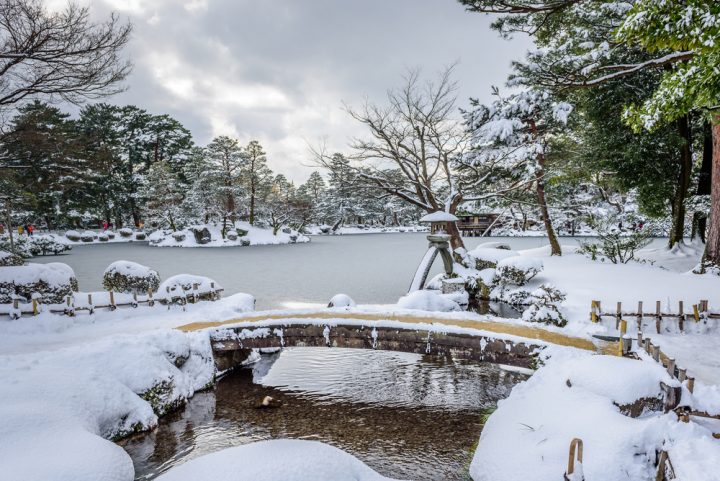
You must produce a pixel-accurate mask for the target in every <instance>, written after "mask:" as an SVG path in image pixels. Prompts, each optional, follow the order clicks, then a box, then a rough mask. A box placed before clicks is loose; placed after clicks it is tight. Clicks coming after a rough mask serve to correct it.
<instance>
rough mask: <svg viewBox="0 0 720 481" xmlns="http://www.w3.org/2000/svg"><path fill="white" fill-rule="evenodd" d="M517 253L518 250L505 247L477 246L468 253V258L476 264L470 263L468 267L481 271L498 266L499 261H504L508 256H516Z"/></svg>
mask: <svg viewBox="0 0 720 481" xmlns="http://www.w3.org/2000/svg"><path fill="white" fill-rule="evenodd" d="M517 255H518V254H517V252H513V251H509V250H505V249H494V248H488V247H477V248H475V249H473V250H471V251H470V252H468V253H467V256H468V258H469V259H471V261H472V262H474V265H473V264H470V265H469V266H468V267H472V268H475V269H477V270H479V271H481V270H483V269H489V268H493V267H496V266H497V265H498V262H500V261H502V260H503V259H507V258H508V257H514V256H517Z"/></svg>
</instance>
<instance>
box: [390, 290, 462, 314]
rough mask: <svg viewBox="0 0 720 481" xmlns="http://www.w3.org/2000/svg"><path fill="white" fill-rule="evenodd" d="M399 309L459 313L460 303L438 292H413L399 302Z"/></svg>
mask: <svg viewBox="0 0 720 481" xmlns="http://www.w3.org/2000/svg"><path fill="white" fill-rule="evenodd" d="M398 307H400V308H402V309H418V310H421V311H441V312H447V311H459V310H461V307H460V305H459V304H458V303H456V302H454V301H452V300H450V299H448V298H446V297H445V296H443V295H442V294H438V293H437V291H427V290H420V291H413V292H411V293H409V294H407V295H405V296H403V297H401V298H400V300H398Z"/></svg>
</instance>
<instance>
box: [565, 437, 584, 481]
mask: <svg viewBox="0 0 720 481" xmlns="http://www.w3.org/2000/svg"><path fill="white" fill-rule="evenodd" d="M576 450H577V451H576ZM576 457H577V463H578V465H579V468H580V469H579V472H578V473H575V459H576ZM582 462H583V442H582V439H579V438H575V439H573V440H572V441H570V452H569V453H568V466H567V471H566V472H565V479H570V476H573V475H576V474H579V475H580V476H579V478H580V479H584V476H583V472H582ZM577 477H578V476H577V475H576V476H573V479H576V478H577Z"/></svg>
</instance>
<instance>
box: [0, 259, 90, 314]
mask: <svg viewBox="0 0 720 481" xmlns="http://www.w3.org/2000/svg"><path fill="white" fill-rule="evenodd" d="M77 290H78V284H77V279H76V278H75V272H74V271H73V270H72V268H71V267H70V266H68V265H67V264H61V263H59V262H51V263H49V264H29V265H26V266H13V267H3V268H2V270H0V303H2V304H6V303H10V302H12V300H13V298H14V297H15V296H19V297H21V298H23V299H25V300H27V301H29V300H30V299H31V298H32V295H33V294H38V295H39V300H40V302H42V303H44V304H59V303H62V302H65V299H66V297H67V296H69V295H71V294H72V293H73V291H77Z"/></svg>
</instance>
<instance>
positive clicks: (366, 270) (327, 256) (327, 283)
mask: <svg viewBox="0 0 720 481" xmlns="http://www.w3.org/2000/svg"><path fill="white" fill-rule="evenodd" d="M425 237H426V234H422V233H398V234H358V235H345V236H314V237H312V242H310V243H307V244H293V245H279V246H252V247H224V248H184V249H183V248H157V247H150V246H149V245H147V244H146V243H116V244H101V245H89V246H82V245H81V246H77V247H74V248H73V250H72V251H70V253H69V254H68V255H63V256H49V257H38V258H36V259H34V260H33V262H64V263H67V264H69V265H70V266H71V267H72V268H73V269H74V270H75V273H76V275H77V277H78V281H79V283H80V289H81V290H86V291H92V290H100V289H102V286H101V281H102V273H103V271H104V270H105V268H106V267H107V266H108V265H109V264H110V263H111V262H114V261H116V260H129V261H135V262H139V263H141V264H144V265H147V266H150V267H152V268H154V269H156V270H157V271H158V272H160V275H161V277H162V278H163V279H165V278H167V277H170V276H172V275H175V274H182V273H189V274H197V275H203V276H207V277H210V278H212V279H215V280H216V281H218V282H219V283H220V284H221V285H222V286H223V287H224V288H225V294H226V295H227V294H234V293H236V292H247V293H249V294H252V295H254V296H255V297H256V299H257V309H259V310H260V309H263V310H264V309H275V308H292V307H303V306H304V305H306V304H317V305H326V304H327V302H328V301H329V299H330V298H331V297H332V296H333V295H335V294H337V293H339V292H343V293H345V294H348V295H349V296H350V297H352V298H353V299H354V300H355V301H356V302H358V303H363V304H366V303H373V304H388V303H395V302H397V300H398V298H399V297H400V296H402V295H404V294H405V293H406V292H407V289H408V287H409V285H410V281H411V280H412V277H413V274H414V273H415V270H416V269H417V266H418V264H419V263H420V259H421V258H422V256H423V254H424V253H425V250H426V249H427V240H426V239H425ZM490 241H502V242H504V243H507V244H510V246H511V247H512V248H513V249H529V248H534V247H541V246H543V245H545V244H546V243H547V240H546V239H545V238H544V237H503V238H492V237H484V238H480V237H474V238H468V239H465V243H466V247H467V248H468V249H472V248H473V247H475V246H477V245H478V244H480V243H483V242H490ZM561 242H563V243H566V244H571V245H572V244H576V242H577V240H576V239H573V238H564V239H562V240H561ZM435 264H436V265H435V266H434V271H433V272H440V264H441V262H440V260H437V261H436V263H435Z"/></svg>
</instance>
